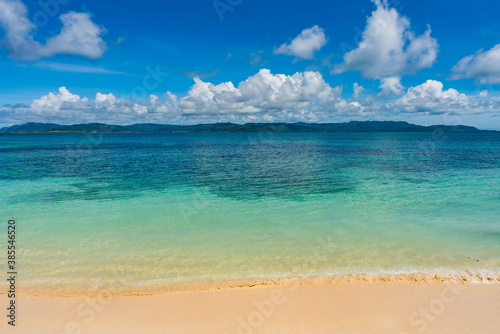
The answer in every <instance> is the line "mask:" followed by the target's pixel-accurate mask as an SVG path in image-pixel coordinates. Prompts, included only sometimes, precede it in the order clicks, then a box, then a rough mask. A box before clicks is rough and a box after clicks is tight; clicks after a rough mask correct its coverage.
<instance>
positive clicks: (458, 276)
mask: <svg viewBox="0 0 500 334" xmlns="http://www.w3.org/2000/svg"><path fill="white" fill-rule="evenodd" d="M357 283H388V284H390V283H401V284H409V285H413V284H414V285H425V284H436V283H452V284H480V285H482V284H485V285H490V284H492V285H499V286H500V273H491V272H486V271H485V270H478V271H467V272H461V273H457V272H428V273H398V274H373V273H364V274H350V275H334V276H313V277H289V278H265V279H239V280H221V281H216V282H205V283H199V282H197V283H176V284H165V285H158V284H157V285H151V286H144V285H143V286H141V285H138V284H130V283H124V282H120V281H119V280H117V281H114V282H107V283H104V284H102V285H100V286H97V287H94V288H92V289H90V290H88V291H89V293H87V294H82V293H61V292H59V293H58V292H55V293H51V292H50V290H51V289H40V288H31V289H26V288H24V289H23V288H22V287H21V288H20V289H18V291H17V294H22V295H27V296H33V297H40V298H44V297H47V298H85V297H95V296H99V297H102V298H108V297H109V298H113V297H142V296H166V295H172V294H181V293H196V292H210V291H231V290H233V289H245V288H255V287H277V288H279V287H283V286H288V287H290V286H298V287H301V286H343V285H346V284H347V285H349V284H357ZM63 289H64V290H71V288H69V289H67V288H66V287H64V288H63ZM127 290H128V292H127ZM5 291H7V290H6V285H5V287H4V285H3V284H2V285H0V296H2V295H6V294H7V293H6V292H5Z"/></svg>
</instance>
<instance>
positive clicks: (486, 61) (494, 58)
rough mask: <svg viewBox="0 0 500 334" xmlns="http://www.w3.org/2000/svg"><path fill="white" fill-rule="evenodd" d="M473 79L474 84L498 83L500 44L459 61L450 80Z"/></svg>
mask: <svg viewBox="0 0 500 334" xmlns="http://www.w3.org/2000/svg"><path fill="white" fill-rule="evenodd" d="M463 78H474V79H475V82H476V84H499V83H500V44H497V45H495V46H494V47H493V48H491V49H490V50H488V51H483V50H482V49H481V50H479V51H478V52H476V53H475V54H473V55H470V56H467V57H465V58H463V59H462V60H460V61H459V62H458V63H457V64H456V65H455V66H454V67H453V68H452V75H451V79H463Z"/></svg>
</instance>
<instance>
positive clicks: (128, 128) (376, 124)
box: [0, 121, 487, 133]
mask: <svg viewBox="0 0 500 334" xmlns="http://www.w3.org/2000/svg"><path fill="white" fill-rule="evenodd" d="M433 131H440V132H478V131H487V130H479V129H477V128H475V127H472V126H465V125H430V126H422V125H416V124H410V123H407V122H402V121H401V122H395V121H351V122H347V123H302V122H298V123H246V124H234V123H214V124H197V125H168V124H153V123H143V124H132V125H109V124H102V123H88V124H74V125H60V124H52V123H25V124H20V125H13V126H10V127H5V128H2V129H0V133H84V132H103V133H138V132H140V133H174V132H191V133H201V132H433Z"/></svg>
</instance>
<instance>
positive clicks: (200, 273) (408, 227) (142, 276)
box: [0, 132, 500, 295]
mask: <svg viewBox="0 0 500 334" xmlns="http://www.w3.org/2000/svg"><path fill="white" fill-rule="evenodd" d="M0 193H1V196H0V207H1V217H0V219H1V222H0V224H1V226H3V228H2V229H1V230H3V231H4V232H5V231H6V230H7V228H6V225H7V220H8V219H15V220H16V223H17V226H18V229H17V245H18V247H19V249H18V254H17V256H18V272H19V282H20V283H19V289H20V290H21V291H25V292H30V293H38V294H57V295H75V294H88V293H91V292H99V291H100V290H102V289H109V288H110V287H113V289H116V291H119V292H120V293H146V292H147V293H151V292H163V291H167V290H169V289H172V288H175V287H177V286H185V285H190V284H209V283H216V282H235V281H239V280H260V279H269V278H287V277H313V276H314V277H315V276H337V275H349V274H353V275H358V274H363V273H371V274H373V275H385V274H394V273H406V274H417V273H445V274H460V273H475V274H477V275H478V276H480V277H486V276H488V275H493V276H495V275H498V273H500V133H494V132H481V133H201V134H200V133H198V134H193V133H173V134H100V133H87V134H62V133H58V134H16V135H0ZM1 240H4V243H5V244H6V242H7V241H6V240H7V239H6V232H5V233H4V237H2V238H1ZM2 248H4V247H2ZM495 277H496V276H495ZM2 284H4V283H2Z"/></svg>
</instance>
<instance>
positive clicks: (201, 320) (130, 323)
mask: <svg viewBox="0 0 500 334" xmlns="http://www.w3.org/2000/svg"><path fill="white" fill-rule="evenodd" d="M337 283H338V284H328V283H319V282H317V283H316V284H310V285H300V284H291V282H288V283H286V284H285V283H284V284H282V285H259V286H253V287H248V286H243V287H238V288H236V287H233V288H231V289H226V290H206V291H188V292H184V293H174V294H165V295H150V296H114V297H109V298H106V297H102V296H97V297H88V296H87V297H74V298H67V297H34V296H29V295H25V294H20V295H19V296H17V304H18V307H19V313H18V315H17V324H16V328H15V329H16V331H15V332H16V333H57V334H62V333H96V334H99V333H123V334H128V333H186V334H191V333H193V334H194V333H196V334H199V333H204V334H205V333H206V334H211V333H214V334H215V333H218V334H229V333H231V334H254V333H255V334H257V333H260V334H266V333H273V334H274V333H292V334H293V333H297V334H298V333H310V334H324V333H367V334H368V333H377V334H378V333H384V334H387V333H389V334H413V333H422V332H425V333H469V334H473V333H477V334H489V333H492V334H493V333H496V332H497V330H498V327H499V326H500V318H498V316H497V310H498V309H500V297H499V296H500V284H497V283H493V284H492V283H479V284H476V283H473V282H462V283H459V282H452V281H447V280H445V281H438V280H434V281H418V282H411V281H402V280H401V281H396V280H392V281H391V280H389V281H380V280H379V281H363V280H357V281H351V282H346V281H344V282H342V283H341V282H337ZM0 300H2V304H3V302H5V300H6V298H5V296H0ZM7 328H11V326H7V324H6V322H5V321H4V322H2V323H1V324H0V329H7Z"/></svg>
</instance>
